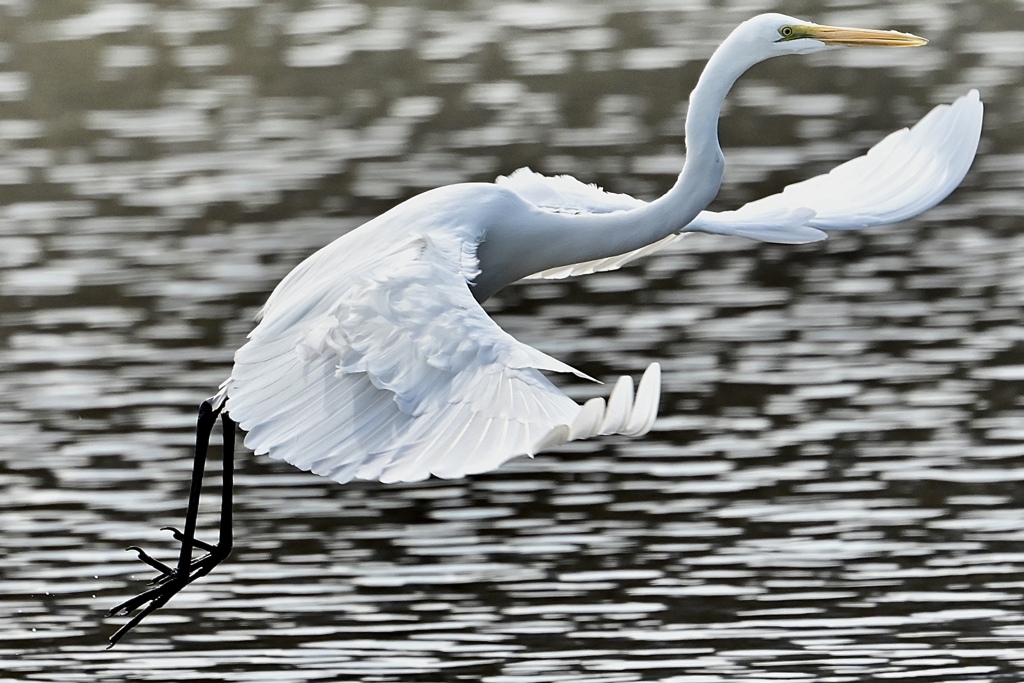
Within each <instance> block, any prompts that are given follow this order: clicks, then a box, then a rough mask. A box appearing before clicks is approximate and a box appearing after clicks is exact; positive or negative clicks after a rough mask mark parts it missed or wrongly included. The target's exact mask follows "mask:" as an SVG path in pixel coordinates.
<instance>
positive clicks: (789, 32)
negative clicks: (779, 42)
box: [779, 26, 794, 38]
mask: <svg viewBox="0 0 1024 683" xmlns="http://www.w3.org/2000/svg"><path fill="white" fill-rule="evenodd" d="M793 33H794V31H793V27H792V26H783V27H782V28H780V29H779V35H780V36H782V37H783V38H792V37H793Z"/></svg>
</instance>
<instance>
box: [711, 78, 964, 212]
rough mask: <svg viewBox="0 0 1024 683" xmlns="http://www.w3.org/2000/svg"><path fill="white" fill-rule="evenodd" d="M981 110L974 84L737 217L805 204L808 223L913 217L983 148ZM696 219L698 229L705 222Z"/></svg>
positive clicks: (941, 195)
mask: <svg viewBox="0 0 1024 683" xmlns="http://www.w3.org/2000/svg"><path fill="white" fill-rule="evenodd" d="M983 112H984V106H983V105H982V103H981V100H980V98H979V96H978V91H977V90H971V91H970V92H969V93H967V94H966V95H964V96H963V97H960V98H958V99H957V100H956V101H955V102H953V104H942V105H939V106H937V107H935V108H934V109H932V110H931V111H930V112H928V114H927V115H926V116H925V117H924V118H923V119H921V120H920V121H918V122H917V124H915V125H914V127H913V128H909V129H907V128H904V129H902V130H898V131H896V132H895V133H890V134H889V135H888V136H886V137H885V138H883V139H882V141H881V142H879V143H878V144H876V145H875V146H874V147H872V148H871V149H870V150H868V152H867V154H865V155H863V156H860V157H857V158H856V159H851V160H850V161H847V162H846V163H844V164H840V165H839V166H837V167H835V168H834V169H832V170H831V171H830V172H829V173H826V174H824V175H819V176H815V177H814V178H809V179H808V180H805V181H803V182H799V183H796V184H794V185H790V186H788V187H787V188H785V189H784V190H783V191H782V192H780V193H779V194H775V195H771V196H770V197H765V198H764V199H759V200H757V201H753V202H750V203H749V204H747V205H745V206H743V207H742V208H740V209H739V210H738V211H736V212H735V218H736V219H742V220H744V221H747V222H753V221H756V220H763V219H769V218H771V217H774V216H778V215H780V214H783V213H785V212H786V211H789V210H792V209H793V208H795V207H804V208H808V209H811V210H812V211H814V214H815V215H814V217H813V218H812V219H810V220H809V221H807V223H806V225H807V226H809V227H813V228H819V229H822V230H855V229H858V228H868V227H872V226H876V225H886V224H889V223H896V222H898V221H902V220H906V219H908V218H912V217H914V216H916V215H918V214H920V213H922V212H924V211H926V210H928V209H930V208H932V207H933V206H935V205H936V204H938V203H939V202H941V201H942V200H943V199H945V198H946V197H948V196H949V194H950V193H951V192H952V191H953V190H955V189H956V188H957V186H958V185H960V182H961V181H962V180H963V179H964V176H965V175H967V171H968V170H970V168H971V163H972V162H973V161H974V155H975V154H976V153H977V151H978V142H979V141H980V138H981V123H982V116H983ZM718 220H720V218H718V217H715V218H714V219H713V222H712V225H714V224H715V223H714V221H718ZM695 222H697V223H698V225H697V226H696V227H695V228H693V229H698V230H699V229H702V228H704V227H707V226H706V225H703V224H700V223H699V222H698V221H695ZM691 226H692V224H691Z"/></svg>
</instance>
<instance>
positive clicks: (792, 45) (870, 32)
mask: <svg viewBox="0 0 1024 683" xmlns="http://www.w3.org/2000/svg"><path fill="white" fill-rule="evenodd" d="M734 36H735V38H736V39H738V40H739V41H741V42H742V43H744V44H746V45H747V46H748V47H749V49H751V50H752V51H753V54H754V55H757V56H759V57H760V58H761V59H767V58H768V57H775V56H777V55H785V54H806V53H809V52H818V51H820V50H824V49H826V48H829V47H840V46H854V47H855V46H875V47H914V46H917V45H924V44H925V43H927V42H928V41H927V40H925V39H924V38H920V37H918V36H915V35H912V34H910V33H900V32H899V31H879V30H875V29H864V28H841V27H838V26H822V25H820V24H812V23H811V22H809V21H803V20H802V19H795V18H793V17H788V16H786V15H784V14H760V15H758V16H756V17H754V18H752V19H749V20H747V21H745V22H743V23H742V24H740V25H739V26H738V27H737V28H736V30H735V32H734Z"/></svg>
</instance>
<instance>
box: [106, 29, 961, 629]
mask: <svg viewBox="0 0 1024 683" xmlns="http://www.w3.org/2000/svg"><path fill="white" fill-rule="evenodd" d="M925 42H926V41H925V40H924V39H922V38H918V37H916V36H913V35H909V34H906V33H898V32H895V31H875V30H864V29H849V28H836V27H829V26H820V25H817V24H812V23H808V22H805V21H801V20H799V19H794V18H792V17H787V16H783V15H780V14H765V15H761V16H758V17H755V18H753V19H751V20H749V21H747V22H745V23H743V24H741V25H740V26H739V27H738V28H736V29H735V30H734V31H733V32H732V34H731V35H730V36H729V37H728V38H727V39H726V40H725V42H723V43H722V45H721V46H720V47H719V48H718V49H717V50H716V51H715V53H714V54H713V55H712V57H711V59H710V61H709V62H708V64H707V66H706V68H705V69H704V72H703V74H702V75H701V77H700V79H699V81H698V82H697V85H696V87H695V88H694V90H693V92H692V94H691V95H690V108H689V113H688V116H687V119H686V149H687V156H686V162H685V164H684V165H683V169H682V172H681V173H680V175H679V178H678V180H677V181H676V183H675V185H674V186H673V187H672V189H671V190H669V191H668V193H667V194H665V195H664V196H662V197H660V198H659V199H657V200H655V201H653V202H651V203H645V202H642V201H639V200H636V199H633V198H632V197H628V196H625V195H614V194H608V193H604V192H602V191H601V190H599V189H597V188H595V187H591V186H587V185H584V184H583V183H580V182H578V181H576V180H574V179H572V178H567V177H560V178H545V177H543V176H540V175H537V174H534V173H532V172H530V171H528V170H522V171H519V172H517V173H514V174H512V175H511V176H509V177H507V178H499V179H498V181H497V182H496V183H494V184H491V183H467V184H458V185H451V186H448V187H442V188H438V189H435V190H431V191H428V192H425V193H423V194H421V195H419V196H417V197H414V198H412V199H410V200H408V201H406V202H404V203H402V204H400V205H398V206H396V207H395V208H393V209H391V210H390V211H388V212H386V213H384V214H383V215H381V216H379V217H378V218H376V219H374V220H371V221H370V222H368V223H366V224H365V225H363V226H361V227H360V228H358V229H356V230H354V231H352V232H350V233H348V234H346V235H344V236H342V237H340V238H339V239H337V240H336V241H335V242H333V243H331V244H329V245H327V246H326V247H324V248H323V249H321V250H320V251H318V252H316V253H315V254H313V255H312V256H310V257H309V258H308V259H306V260H305V261H303V262H302V263H301V264H299V265H298V266H297V267H296V268H295V269H294V270H293V271H292V272H291V273H290V274H289V275H288V276H287V277H285V278H284V280H283V281H282V282H281V283H280V284H279V285H278V286H277V288H276V289H275V290H274V292H273V294H271V296H270V299H269V300H268V301H267V303H266V305H265V306H264V308H263V311H262V314H261V319H260V321H259V324H258V325H257V326H256V328H255V329H254V330H253V331H252V333H251V334H250V335H249V341H248V342H247V343H246V344H245V345H244V346H242V348H240V349H239V350H238V352H237V353H236V354H235V364H234V368H233V369H232V371H231V376H230V377H229V378H228V380H227V381H225V382H224V384H223V385H222V386H221V388H220V391H219V392H218V393H217V394H216V395H215V396H214V397H212V398H211V399H209V400H207V401H204V402H203V403H202V405H201V407H200V411H199V420H198V425H197V438H196V453H195V461H194V468H193V474H192V487H191V493H190V497H189V504H188V509H187V512H186V518H185V527H184V531H178V530H176V529H172V531H173V532H174V536H175V538H176V539H177V540H179V541H180V542H181V550H180V553H179V556H178V561H177V565H176V566H175V567H174V568H172V567H169V566H167V565H165V564H163V563H161V562H159V561H157V560H155V559H153V558H152V557H150V556H149V555H148V554H146V553H145V552H144V551H142V550H141V549H138V548H133V549H134V550H136V551H137V552H138V554H139V557H140V559H142V560H143V561H144V562H146V563H147V564H149V565H151V566H152V567H154V568H156V569H157V570H158V571H159V572H160V576H158V577H157V578H156V579H155V580H154V584H155V585H154V586H153V587H152V588H150V589H149V590H146V591H145V592H143V593H141V594H140V595H138V596H136V597H134V598H132V599H130V600H127V601H125V602H123V603H121V604H120V605H118V606H117V607H115V608H113V609H112V610H110V612H109V614H110V615H114V614H122V613H123V614H130V613H132V612H134V611H135V610H136V609H138V608H140V607H141V608H142V609H141V610H140V611H139V612H138V613H137V614H136V615H135V616H133V617H132V619H131V620H130V621H128V622H127V623H126V624H125V625H124V626H122V627H121V628H120V629H119V630H118V631H117V632H116V633H114V635H113V636H111V638H110V643H111V645H113V644H114V643H116V642H117V641H118V640H119V639H120V638H121V637H122V636H124V635H125V633H127V632H128V631H129V630H131V629H132V628H133V627H134V626H136V625H137V624H138V623H139V622H140V621H141V620H142V619H143V618H145V616H146V615H148V614H150V613H151V612H153V611H154V610H155V609H157V608H159V607H160V606H162V605H163V604H165V603H166V602H167V600H169V599H170V598H171V597H172V596H173V595H175V594H176V593H177V592H178V591H179V590H181V589H182V588H184V587H185V586H186V585H188V584H189V583H191V582H192V581H194V580H195V579H197V578H199V577H200V576H203V575H205V574H206V573H208V572H209V571H210V570H211V569H213V567H215V566H216V565H217V564H218V563H219V562H220V561H221V560H223V559H224V557H226V556H227V554H228V552H229V551H230V549H231V543H232V540H231V489H232V485H231V471H232V453H233V439H234V431H235V423H234V421H233V420H237V421H238V423H239V424H240V425H241V427H242V429H244V430H245V431H247V432H248V435H247V437H246V439H245V444H246V445H247V446H248V447H249V448H251V449H252V450H254V451H255V452H256V453H258V454H263V453H269V454H270V456H271V457H274V458H279V459H283V460H286V461H288V462H290V463H292V464H293V465H296V466H298V467H300V468H302V469H305V470H309V471H312V472H315V473H317V474H322V475H324V476H328V477H331V478H333V479H335V480H337V481H339V482H345V481H348V480H349V479H352V478H353V477H358V478H362V479H379V480H381V481H384V482H397V481H416V480H420V479H425V478H427V477H428V476H430V475H431V474H433V475H436V476H439V477H461V476H463V475H466V474H471V473H475V472H483V471H486V470H490V469H493V468H495V467H497V466H498V465H500V464H501V463H503V462H504V461H506V460H508V459H509V458H511V457H513V456H515V455H520V454H526V455H532V454H533V453H536V452H537V451H540V450H542V449H545V448H548V447H550V446H553V445H556V444H560V443H564V442H566V441H569V440H573V439H584V438H588V437H592V436H596V435H600V434H625V435H630V436H636V435H641V434H644V433H646V432H647V431H648V430H649V429H650V428H651V425H652V423H653V421H654V418H655V415H656V413H657V407H658V400H659V394H660V377H659V368H658V365H657V364H652V365H651V366H650V367H649V368H648V369H647V371H646V372H645V373H644V375H643V378H642V379H641V381H640V384H639V387H638V390H637V392H636V395H635V398H634V393H633V384H632V380H631V379H630V378H628V377H623V378H620V379H619V380H618V382H617V383H616V385H615V387H614V389H613V390H612V392H611V395H610V397H609V399H608V401H607V403H606V402H605V401H604V400H603V399H600V398H595V399H591V400H590V401H588V402H587V403H586V404H585V405H583V406H580V405H578V404H576V403H575V402H574V401H572V400H571V399H569V398H568V397H567V396H566V395H565V394H563V393H562V392H561V391H559V390H558V389H557V388H556V387H555V386H554V385H553V384H552V383H551V382H550V381H549V380H548V379H547V378H546V377H545V376H544V374H543V373H542V372H541V371H545V370H546V371H553V372H571V373H575V374H576V375H579V376H581V377H586V375H583V373H581V372H579V371H577V370H574V369H573V368H571V367H569V366H568V365H566V364H565V363H562V362H560V361H558V360H556V359H554V358H552V357H550V356H548V355H546V354H544V353H542V352H540V351H538V350H536V349H534V348H531V347H530V346H527V345H525V344H522V343H520V342H518V341H516V340H515V339H513V338H512V337H511V336H510V335H508V334H507V333H505V332H504V331H502V330H501V329H500V328H499V327H498V326H497V325H496V324H495V323H494V322H493V321H492V320H491V319H490V318H489V317H488V316H487V314H486V313H485V312H484V310H483V308H481V307H480V302H482V301H484V300H485V299H487V298H488V297H489V296H491V295H492V294H494V293H495V292H497V291H498V290H499V289H501V288H502V287H504V286H506V285H508V284H510V283H512V282H515V281H516V280H519V279H521V278H524V277H527V276H539V277H563V276H566V275H572V274H581V273H588V272H594V271H599V270H608V269H612V268H616V267H618V266H620V265H621V264H623V263H625V262H627V261H629V260H632V259H633V258H636V257H638V256H641V255H643V254H644V253H648V252H650V251H652V250H654V249H656V248H658V247H660V246H662V245H664V244H665V243H666V242H667V241H671V240H674V239H677V238H678V237H679V236H680V235H682V234H685V233H688V232H694V231H701V232H711V233H719V234H732V235H740V236H744V237H750V238H753V239H758V240H765V241H770V242H784V243H800V242H808V241H814V240H817V239H823V238H824V233H822V232H821V231H820V229H821V228H838V229H843V228H853V227H865V226H868V225H876V224H881V223H886V222H891V221H895V220H900V219H902V218H906V217H909V216H912V215H915V214H917V213H919V212H920V211H923V210H925V209H927V208H929V207H931V206H933V205H934V204H936V203H937V202H939V201H941V200H942V199H943V198H944V197H945V196H946V195H947V194H948V193H949V192H951V191H952V190H953V188H955V187H956V186H957V185H958V184H959V182H960V180H961V179H962V178H963V176H964V174H965V173H966V172H967V168H968V167H969V166H970V163H971V160H972V159H973V157H974V154H975V151H976V149H977V144H978V136H979V134H980V125H981V104H980V102H979V100H978V95H977V93H976V92H972V93H971V94H969V95H968V96H966V97H964V98H961V99H960V100H959V101H958V102H957V103H956V104H954V105H953V106H952V107H939V108H937V109H936V110H934V111H932V112H931V113H930V114H929V115H928V116H927V117H925V118H924V119H923V120H922V121H921V122H920V123H919V124H917V125H916V126H915V127H914V128H913V129H912V130H909V131H907V130H903V131H899V132H897V133H894V134H893V135H891V136H890V137H888V138H886V139H885V140H883V141H882V142H881V143H879V144H878V145H877V146H876V147H875V148H873V149H872V150H871V151H870V152H869V153H868V154H867V155H866V156H863V157H860V158H858V159H855V160H853V161H851V162H848V163H847V164H844V165H842V166H840V167H839V168H837V169H836V170H835V171H834V172H833V173H831V174H828V175H825V176H820V177H818V178H814V179H811V180H809V181H806V182H804V183H800V184H798V185H795V186H792V187H790V188H788V189H787V190H785V191H784V192H782V193H781V194H779V195H775V196H773V197H769V198H766V199H763V200H760V201H758V202H753V203H751V204H749V205H747V206H745V207H743V208H742V209H740V210H739V211H736V212H725V213H718V214H716V213H708V212H704V213H702V212H701V211H702V209H704V207H705V206H707V204H708V203H709V202H710V201H711V200H712V199H713V198H714V196H715V195H716V193H717V192H718V189H719V185H720V183H721V181H722V173H723V169H724V165H725V163H724V158H723V155H722V151H721V148H720V146H719V143H718V133H717V130H718V117H719V111H720V109H721V106H722V102H723V100H724V98H725V96H726V93H728V91H729V89H730V88H731V87H732V85H733V83H734V82H735V81H736V79H737V78H738V77H739V76H740V75H741V74H742V73H743V72H744V71H746V70H747V69H748V68H749V67H751V66H753V65H754V64H756V63H758V62H760V61H762V60H765V59H767V58H769V57H774V56H777V55H784V54H802V53H811V52H817V51H819V50H824V49H826V48H828V47H830V46H841V45H851V46H856V45H876V46H915V45H922V44H924V43H925ZM229 413H230V417H229ZM218 414H219V415H221V417H222V421H223V424H224V485H223V489H222V497H221V523H220V540H219V542H218V543H217V544H216V545H213V544H208V543H203V542H201V541H199V540H197V539H196V538H195V525H196V514H197V511H198V505H199V493H200V488H201V482H202V477H203V470H204V467H205V462H206V450H207V444H208V442H209V436H210V432H211V431H212V428H213V426H214V422H215V420H216V418H217V416H218ZM194 547H198V548H200V549H201V550H205V551H206V552H207V554H206V555H204V556H203V557H200V558H198V559H196V560H193V559H192V551H193V548H194Z"/></svg>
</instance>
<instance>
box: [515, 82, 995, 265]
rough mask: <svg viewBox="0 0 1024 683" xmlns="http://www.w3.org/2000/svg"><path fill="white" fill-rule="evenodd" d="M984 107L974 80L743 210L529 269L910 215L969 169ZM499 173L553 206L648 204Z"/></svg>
mask: <svg viewBox="0 0 1024 683" xmlns="http://www.w3.org/2000/svg"><path fill="white" fill-rule="evenodd" d="M983 109H984V108H983V105H982V103H981V101H980V98H979V96H978V91H977V90H972V91H970V92H969V93H968V94H967V95H964V96H963V97H960V98H958V99H957V100H956V101H955V102H954V103H953V104H951V105H939V106H938V107H935V108H934V109H932V110H931V111H930V112H929V113H928V114H927V115H926V116H925V117H924V118H923V119H921V120H920V121H919V122H918V123H917V124H916V125H914V127H912V128H909V129H907V128H904V129H902V130H899V131H896V132H894V133H891V134H890V135H888V136H887V137H885V138H884V139H883V140H882V141H880V142H879V143H878V144H876V145H875V146H874V147H872V148H871V149H870V150H868V152H867V153H866V154H864V155H863V156H860V157H857V158H856V159H852V160H850V161H847V162H846V163H843V164H841V165H839V166H837V167H836V168H834V169H833V170H832V171H831V172H829V173H826V174H823V175H820V176H815V177H814V178H810V179H808V180H805V181H803V182H799V183H795V184H793V185H790V186H788V187H786V188H785V189H784V190H783V191H782V192H780V193H778V194H774V195H771V196H768V197H765V198H763V199H759V200H756V201H753V202H750V203H749V204H746V205H744V206H742V207H741V208H740V209H738V210H736V211H723V212H714V211H703V212H701V213H700V215H698V216H697V218H696V219H694V220H693V221H692V222H691V223H690V224H689V225H688V226H686V228H685V229H684V230H683V231H682V232H680V233H678V234H676V235H670V236H668V237H666V238H665V239H663V240H660V241H659V242H655V243H653V244H650V245H647V246H646V247H643V248H641V249H638V250H636V251H632V252H628V253H626V254H621V255H619V256H615V257H611V258H607V259H600V260H597V261H589V262H586V263H578V264H573V265H569V266H563V267H560V268H553V269H551V270H546V271H543V272H541V273H537V274H535V275H532V276H530V277H531V278H564V277H569V276H574V275H586V274H589V273H595V272H601V271H608V270H615V269H617V268H620V267H622V266H623V265H625V264H627V263H630V262H632V261H634V260H636V259H638V258H641V257H643V256H646V255H648V254H651V253H653V252H655V251H657V250H659V249H661V248H663V247H665V246H666V245H668V244H671V243H673V242H676V241H677V240H679V239H682V238H683V237H684V236H685V235H686V234H687V233H689V232H706V233H712V234H719V235H735V236H738V237H746V238H749V239H756V240H760V241H764V242H775V243H782V244H802V243H805V242H815V241H818V240H823V239H825V237H826V234H825V233H824V232H822V231H823V230H852V229H857V228H867V227H872V226H877V225H885V224H888V223H895V222H898V221H901V220H906V219H908V218H912V217H914V216H916V215H918V214H920V213H922V212H923V211H926V210H927V209H930V208H931V207H933V206H935V205H936V204H938V203H939V202H941V201H942V200H943V199H945V198H946V197H947V196H949V194H950V193H951V192H952V191H953V190H955V189H956V187H957V186H958V185H959V184H960V182H961V181H962V180H963V178H964V176H965V175H966V174H967V171H968V170H969V169H970V167H971V163H972V162H973V161H974V156H975V154H976V153H977V149H978V142H979V139H980V137H981V124H982V115H983ZM497 182H498V184H500V185H504V186H505V187H508V188H509V189H512V190H513V191H515V192H516V193H518V194H520V195H521V196H522V197H524V198H525V199H527V200H528V201H530V202H532V203H534V204H535V205H537V206H539V207H541V208H545V209H548V210H551V211H561V212H571V213H583V212H588V213H609V212H613V211H626V210H629V209H631V208H636V207H638V206H642V205H643V204H644V202H642V201H640V200H638V199H634V198H633V197H630V196H628V195H622V194H613V193H608V192H604V191H602V190H601V189H600V188H598V187H596V186H594V185H585V184H584V183H581V182H579V181H578V180H576V179H574V178H572V177H570V176H558V177H555V178H547V177H545V176H542V175H540V174H537V173H534V172H532V171H530V170H529V169H520V170H519V171H516V172H515V173H513V174H512V175H511V176H507V177H504V176H503V177H501V178H498V180H497Z"/></svg>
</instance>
